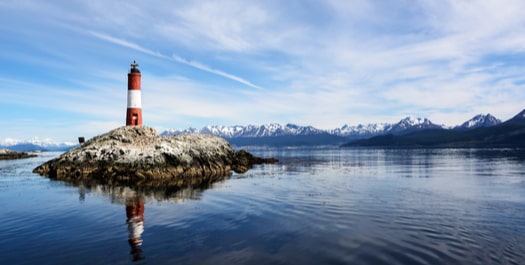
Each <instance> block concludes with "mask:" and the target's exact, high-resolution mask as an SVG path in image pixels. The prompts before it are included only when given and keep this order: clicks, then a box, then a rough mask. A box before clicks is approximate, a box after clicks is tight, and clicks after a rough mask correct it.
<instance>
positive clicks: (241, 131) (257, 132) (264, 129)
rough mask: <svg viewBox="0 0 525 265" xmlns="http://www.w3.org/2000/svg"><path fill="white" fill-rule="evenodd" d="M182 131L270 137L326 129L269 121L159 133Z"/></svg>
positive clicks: (305, 133)
mask: <svg viewBox="0 0 525 265" xmlns="http://www.w3.org/2000/svg"><path fill="white" fill-rule="evenodd" d="M183 133H201V134H213V135H217V136H220V137H224V138H239V137H252V138H255V137H272V136H288V135H294V136H299V135H318V134H327V132H326V131H324V130H320V129H316V128H314V127H312V126H299V125H295V124H286V125H285V126H283V125H280V124H277V123H271V124H264V125H260V126H256V125H247V126H241V125H234V126H224V125H213V126H211V125H209V126H206V127H204V128H202V129H200V130H197V129H194V128H189V129H185V130H177V129H170V130H166V131H164V132H162V133H161V135H162V136H169V135H177V134H183Z"/></svg>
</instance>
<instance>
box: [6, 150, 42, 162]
mask: <svg viewBox="0 0 525 265" xmlns="http://www.w3.org/2000/svg"><path fill="white" fill-rule="evenodd" d="M35 156H36V155H35V154H28V153H26V152H16V151H12V150H9V149H0V160H8V159H20V158H30V157H35Z"/></svg>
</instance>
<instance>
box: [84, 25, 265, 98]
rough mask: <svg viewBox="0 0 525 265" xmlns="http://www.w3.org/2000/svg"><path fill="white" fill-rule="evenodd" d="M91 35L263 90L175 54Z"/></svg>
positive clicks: (231, 75) (108, 37) (94, 33)
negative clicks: (170, 54) (169, 55)
mask: <svg viewBox="0 0 525 265" xmlns="http://www.w3.org/2000/svg"><path fill="white" fill-rule="evenodd" d="M89 33H90V34H91V35H93V36H95V37H97V38H99V39H102V40H105V41H108V42H111V43H114V44H117V45H120V46H123V47H127V48H130V49H133V50H137V51H139V52H142V53H145V54H148V55H151V56H154V57H158V58H161V59H166V60H173V61H175V62H178V63H182V64H185V65H188V66H191V67H193V68H196V69H199V70H202V71H206V72H208V73H212V74H215V75H218V76H222V77H225V78H227V79H230V80H233V81H236V82H239V83H241V84H244V85H246V86H249V87H252V88H257V89H261V87H259V86H256V85H254V84H253V83H251V82H250V81H247V80H245V79H243V78H241V77H238V76H235V75H233V74H229V73H226V72H224V71H221V70H217V69H213V68H211V67H209V66H207V65H205V64H203V63H200V62H196V61H189V60H186V59H183V58H182V57H180V56H178V55H175V54H174V55H172V57H168V56H166V55H163V54H161V53H159V52H154V51H152V50H149V49H146V48H144V47H142V46H140V45H138V44H135V43H132V42H129V41H125V40H122V39H118V38H115V37H111V36H108V35H105V34H102V33H98V32H93V31H89Z"/></svg>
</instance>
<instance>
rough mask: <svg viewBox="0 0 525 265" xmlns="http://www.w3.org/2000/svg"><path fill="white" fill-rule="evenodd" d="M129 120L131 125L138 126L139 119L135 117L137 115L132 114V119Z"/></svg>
mask: <svg viewBox="0 0 525 265" xmlns="http://www.w3.org/2000/svg"><path fill="white" fill-rule="evenodd" d="M131 120H132V122H131V123H132V124H133V125H139V117H138V116H137V114H133V118H132V119H131Z"/></svg>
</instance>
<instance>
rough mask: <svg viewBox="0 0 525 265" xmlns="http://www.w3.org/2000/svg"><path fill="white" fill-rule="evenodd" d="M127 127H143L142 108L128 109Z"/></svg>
mask: <svg viewBox="0 0 525 265" xmlns="http://www.w3.org/2000/svg"><path fill="white" fill-rule="evenodd" d="M126 126H142V109H141V108H128V110H127V112H126Z"/></svg>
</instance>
